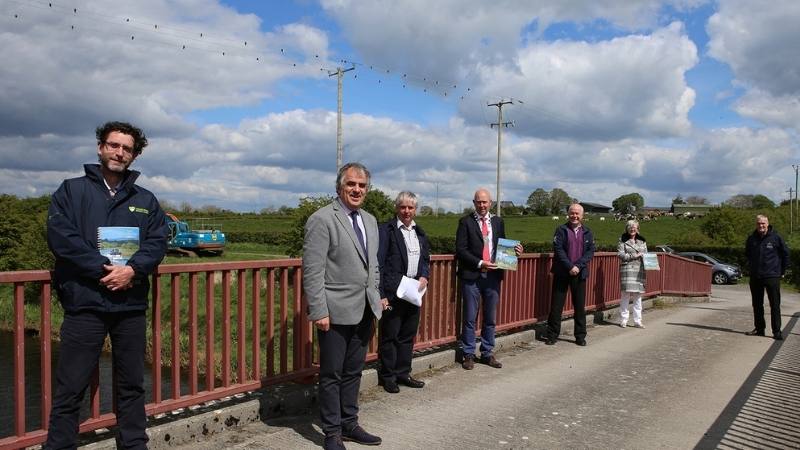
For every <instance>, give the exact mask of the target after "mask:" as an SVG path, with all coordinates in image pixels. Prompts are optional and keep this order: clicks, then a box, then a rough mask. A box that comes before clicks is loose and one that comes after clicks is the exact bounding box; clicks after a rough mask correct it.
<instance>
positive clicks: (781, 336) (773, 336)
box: [772, 331, 783, 341]
mask: <svg viewBox="0 0 800 450" xmlns="http://www.w3.org/2000/svg"><path fill="white" fill-rule="evenodd" d="M772 339H775V340H776V341H782V340H783V335H782V334H781V332H780V331H778V332H777V333H775V334H773V335H772Z"/></svg>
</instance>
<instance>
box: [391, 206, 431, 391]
mask: <svg viewBox="0 0 800 450" xmlns="http://www.w3.org/2000/svg"><path fill="white" fill-rule="evenodd" d="M394 204H395V211H396V212H397V217H395V218H393V219H391V220H390V221H389V222H386V223H385V224H382V225H381V226H380V227H379V228H378V235H379V239H378V241H379V247H378V264H379V265H380V268H381V287H380V290H381V298H386V299H388V300H389V305H390V308H389V309H387V310H386V311H384V313H383V317H382V318H381V320H380V344H379V346H378V356H379V358H380V362H381V364H380V369H379V371H378V376H379V379H378V381H379V383H380V384H382V385H383V388H384V389H385V390H386V392H389V393H392V394H394V393H397V392H400V388H399V387H398V384H402V385H405V386H408V387H412V388H421V387H423V386H425V382H424V381H421V380H417V379H414V378H413V377H412V376H411V354H412V352H413V350H414V336H416V335H417V327H418V326H419V315H420V306H421V302H422V295H423V294H424V293H425V290H426V289H427V286H428V278H430V259H431V256H430V246H429V245H428V238H427V236H425V232H424V231H423V230H422V228H420V227H419V225H417V224H416V222H414V217H415V216H416V215H417V196H416V195H414V193H412V192H408V191H403V192H401V193H399V194H398V195H397V198H396V199H395V201H394ZM404 291H405V292H404ZM415 291H416V292H415Z"/></svg>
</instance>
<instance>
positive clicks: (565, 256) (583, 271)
mask: <svg viewBox="0 0 800 450" xmlns="http://www.w3.org/2000/svg"><path fill="white" fill-rule="evenodd" d="M571 232H572V230H570V228H569V223H565V224H562V225H560V226H559V227H558V228H556V232H555V233H554V234H553V268H552V269H550V272H552V273H553V274H554V275H556V276H560V277H568V276H570V275H569V270H570V269H572V266H577V267H578V269H580V273H579V274H578V276H580V277H581V280H585V279H586V278H588V277H589V261H591V259H592V257H593V256H594V236H593V235H592V230H590V229H589V228H588V227H587V226H586V225H583V253H582V255H581V257H580V258H579V259H578V261H576V262H575V263H572V262H571V261H570V260H569V249H568V247H567V245H568V244H569V235H568V234H567V233H571Z"/></svg>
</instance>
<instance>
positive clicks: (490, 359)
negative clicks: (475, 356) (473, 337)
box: [481, 355, 503, 369]
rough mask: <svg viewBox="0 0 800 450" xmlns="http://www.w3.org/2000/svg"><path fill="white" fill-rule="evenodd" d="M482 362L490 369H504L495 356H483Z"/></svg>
mask: <svg viewBox="0 0 800 450" xmlns="http://www.w3.org/2000/svg"><path fill="white" fill-rule="evenodd" d="M481 362H482V363H483V364H486V365H487V366H489V367H494V368H495V369H502V368H503V363H501V362H500V361H498V360H497V359H495V357H494V355H489V356H482V357H481Z"/></svg>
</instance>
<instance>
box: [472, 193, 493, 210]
mask: <svg viewBox="0 0 800 450" xmlns="http://www.w3.org/2000/svg"><path fill="white" fill-rule="evenodd" d="M472 204H473V205H475V212H476V213H478V215H479V216H481V217H483V216H485V215H486V213H488V212H489V210H490V209H491V208H492V194H490V193H489V191H488V190H487V189H484V188H480V189H478V190H477V191H475V196H474V197H472Z"/></svg>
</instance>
